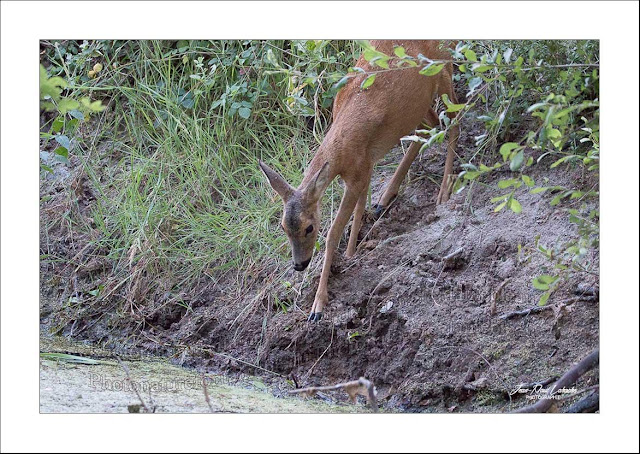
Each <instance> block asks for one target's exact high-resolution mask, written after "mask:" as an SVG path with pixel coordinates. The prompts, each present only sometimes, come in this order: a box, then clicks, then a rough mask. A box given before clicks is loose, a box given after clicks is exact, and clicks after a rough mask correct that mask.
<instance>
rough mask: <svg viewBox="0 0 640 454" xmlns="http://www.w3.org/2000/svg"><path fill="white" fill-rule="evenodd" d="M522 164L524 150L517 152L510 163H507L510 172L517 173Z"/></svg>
mask: <svg viewBox="0 0 640 454" xmlns="http://www.w3.org/2000/svg"><path fill="white" fill-rule="evenodd" d="M523 162H524V150H520V151H518V152H517V153H516V154H515V156H514V157H513V158H511V163H509V168H510V169H511V171H512V172H515V171H517V170H518V169H519V168H520V166H522V163H523Z"/></svg>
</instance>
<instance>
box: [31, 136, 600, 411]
mask: <svg viewBox="0 0 640 454" xmlns="http://www.w3.org/2000/svg"><path fill="white" fill-rule="evenodd" d="M473 135H474V131H473V130H472V128H470V129H469V130H466V131H465V129H464V128H463V134H462V137H461V141H460V149H461V153H462V154H467V153H472V152H473V149H474V144H473ZM442 151H443V150H442V149H435V150H433V151H431V152H428V153H426V154H424V155H423V156H421V157H420V158H419V159H418V160H417V161H416V162H415V163H414V165H413V166H412V169H411V171H410V175H409V181H408V182H405V185H403V188H402V192H401V194H400V195H399V197H398V198H397V200H396V201H395V203H394V204H393V205H392V206H391V208H390V209H389V210H388V212H387V213H386V214H385V215H384V217H383V218H382V219H380V220H378V221H375V220H374V219H373V218H372V216H370V215H369V214H368V215H367V219H366V222H365V224H364V226H363V228H362V233H361V236H362V237H363V240H364V241H363V242H362V243H361V246H360V249H359V251H358V253H357V254H356V255H355V256H354V257H353V258H352V259H350V260H347V259H345V258H343V256H342V255H341V254H338V256H339V257H338V258H337V259H336V263H335V266H334V273H333V276H332V277H331V278H330V281H329V297H330V304H329V307H328V308H327V309H326V312H325V317H324V318H323V320H322V321H321V322H320V323H318V324H308V323H307V321H306V317H307V312H308V310H309V309H310V307H311V304H312V302H313V297H314V293H315V289H316V288H317V282H318V279H319V274H320V265H321V260H322V254H317V255H316V256H315V257H314V259H313V261H312V263H311V265H310V267H309V268H308V271H306V273H308V276H310V277H311V279H304V277H305V274H304V273H296V272H295V271H293V269H291V270H290V271H288V272H286V273H285V274H284V276H279V277H278V278H281V280H285V281H287V282H289V283H290V285H288V286H283V285H281V284H280V283H279V282H274V279H275V278H274V276H273V274H272V273H270V272H268V271H262V272H260V273H258V274H256V275H254V276H252V277H246V279H243V281H244V282H243V284H244V285H245V287H243V290H242V291H243V292H245V293H243V294H242V295H238V287H237V286H238V282H239V280H238V275H237V274H234V273H227V274H226V275H222V276H214V279H212V278H210V277H206V276H203V279H202V281H201V282H199V283H198V284H197V285H196V286H194V288H191V289H185V291H184V292H183V295H182V300H183V302H184V303H185V304H186V305H187V307H188V308H185V306H184V305H176V304H163V302H162V301H156V302H155V303H156V305H155V309H154V311H153V312H152V313H151V314H149V315H147V316H146V317H145V318H144V319H143V320H139V319H138V320H136V319H134V318H133V317H129V318H127V316H126V311H125V314H124V315H123V311H122V310H116V308H119V307H122V306H123V305H126V304H127V303H126V302H125V301H123V300H119V299H118V293H117V292H114V294H113V295H114V296H113V297H112V298H111V299H110V300H106V301H103V302H102V303H101V304H102V310H101V312H100V313H99V314H96V313H92V314H90V315H87V316H86V317H81V316H77V315H76V316H70V312H69V307H68V304H66V303H65V302H66V301H68V300H69V291H68V284H64V283H60V281H59V280H56V279H59V278H56V275H58V274H59V273H60V271H59V270H60V267H58V268H55V266H54V265H52V264H50V263H43V264H42V266H41V293H42V297H41V323H42V326H43V332H46V333H51V332H55V333H56V334H57V335H63V336H67V337H69V338H72V339H77V340H83V341H89V342H93V343H95V344H96V345H101V346H103V347H105V348H108V349H112V350H114V351H116V352H120V353H123V352H124V353H126V352H144V353H145V354H154V355H159V356H163V357H169V358H171V360H172V361H173V362H174V363H175V364H177V365H182V366H186V367H190V368H196V369H198V370H202V371H210V372H216V373H225V374H229V375H233V374H239V373H242V374H247V373H249V374H255V375H257V376H260V377H261V378H262V379H264V380H265V381H266V382H267V383H269V384H270V385H274V386H275V385H278V386H288V387H291V388H292V387H293V386H295V385H296V384H297V385H298V386H305V385H321V384H332V383H337V382H341V381H347V380H353V379H354V378H357V377H360V376H364V377H367V378H368V379H370V380H372V381H373V382H374V383H375V384H376V386H377V389H378V393H379V398H378V400H379V402H380V404H381V405H382V406H383V408H384V409H386V410H388V411H412V412H505V411H511V410H514V409H516V408H518V407H521V406H524V405H527V404H530V403H531V402H532V400H530V399H529V398H527V397H525V396H523V395H522V394H517V395H514V396H510V395H509V394H510V391H513V390H515V389H516V388H517V386H518V384H521V383H532V382H541V381H545V380H548V379H550V378H552V377H555V376H560V375H562V374H563V373H564V372H565V371H566V370H567V369H569V368H570V367H571V366H572V365H573V364H575V363H576V362H578V361H579V360H580V359H581V358H583V357H584V356H585V355H587V354H588V353H589V352H590V351H591V350H593V349H594V348H596V347H597V346H598V344H599V307H598V304H599V303H598V301H597V299H595V300H594V299H593V298H592V299H591V301H588V300H587V301H578V302H576V303H574V304H571V305H567V306H566V307H562V304H561V303H562V302H563V301H567V300H568V299H569V298H571V297H573V296H574V291H575V290H576V288H577V287H578V285H579V284H581V285H582V288H584V286H587V287H597V286H598V257H596V256H594V257H592V259H593V261H594V263H595V266H594V267H593V268H592V270H591V271H592V273H587V274H583V275H576V276H574V277H572V278H571V279H570V280H569V281H568V282H566V283H565V284H563V285H562V286H561V288H560V289H559V290H557V291H556V292H555V293H554V294H553V295H552V296H551V298H550V300H549V303H548V305H549V307H550V308H549V309H548V310H544V311H540V312H536V313H531V314H529V315H525V316H517V317H513V318H509V319H504V318H501V316H503V315H505V314H507V313H510V312H512V311H517V310H523V309H527V308H532V307H535V306H536V305H537V303H538V299H539V297H540V293H541V292H540V291H538V290H535V289H534V288H533V287H532V285H531V280H532V278H533V277H534V276H537V275H539V274H541V273H542V272H544V271H545V270H546V269H547V268H545V267H546V266H548V262H546V260H545V259H544V258H543V257H541V256H540V255H536V254H533V255H532V256H531V257H530V258H529V259H528V260H525V259H524V257H525V256H524V255H523V254H519V253H518V250H519V245H520V246H521V247H526V246H529V247H531V246H532V245H533V243H534V240H535V238H536V236H539V238H540V242H541V243H542V244H547V245H553V244H556V243H558V242H562V241H566V240H568V239H569V238H571V237H572V236H573V235H574V234H575V226H574V225H572V224H570V223H569V221H568V216H567V214H566V213H565V212H563V211H561V210H559V209H558V208H557V207H552V206H550V204H549V201H550V199H551V197H552V196H551V195H547V194H537V195H536V194H530V193H529V192H528V191H527V190H524V189H521V190H520V191H519V192H518V194H517V198H518V200H519V201H520V202H521V204H522V213H520V214H515V213H512V212H510V211H507V210H503V211H501V212H499V213H494V211H493V208H494V207H495V204H494V203H491V202H490V199H491V198H492V197H495V195H496V194H497V192H496V191H497V190H496V188H495V181H496V180H497V179H498V178H499V177H500V175H495V176H493V177H492V178H493V179H491V178H490V179H489V180H488V181H486V183H487V184H486V185H483V184H476V185H475V186H474V187H473V188H472V189H471V190H469V189H466V190H464V191H463V192H461V193H460V194H457V195H455V196H453V197H452V199H451V200H450V201H449V202H447V203H446V204H443V205H439V206H436V205H435V203H434V200H435V196H436V193H437V189H438V185H437V182H436V181H434V178H433V177H434V176H437V175H440V174H441V172H442V165H443V155H442ZM400 155H401V151H399V150H395V151H394V152H393V153H392V154H390V155H388V156H387V157H386V158H385V160H384V161H383V163H382V164H383V165H381V166H378V169H377V170H376V172H375V176H374V181H373V184H372V200H373V201H374V202H375V201H376V200H377V198H378V197H379V195H380V194H381V192H382V190H383V188H384V185H385V182H386V181H388V180H389V179H390V177H391V175H392V172H393V169H394V167H393V165H384V164H393V163H396V162H398V160H399V159H400ZM538 168H539V170H537V171H534V172H533V174H532V175H531V176H533V177H534V178H535V179H536V180H537V181H538V180H540V181H542V180H543V178H547V179H548V180H549V181H548V184H566V185H569V184H572V183H575V182H578V183H579V184H581V185H583V186H584V187H591V186H593V184H594V183H595V184H597V181H596V182H594V181H582V180H581V179H582V175H581V174H580V173H579V171H578V170H573V169H571V168H558V169H555V170H549V168H548V165H547V166H538ZM502 176H504V174H502ZM69 184H75V185H76V187H77V188H78V189H77V190H76V192H78V194H79V198H82V197H81V196H82V195H83V194H84V195H85V196H84V199H83V200H85V201H84V202H82V203H84V204H85V205H86V207H87V208H86V209H87V212H88V207H90V204H91V203H92V200H91V197H90V196H86V194H85V193H86V192H87V191H88V192H89V194H90V191H91V189H90V188H88V187H87V185H88V183H87V182H86V180H84V181H83V180H82V176H81V172H80V169H79V168H76V169H73V168H72V169H71V171H70V174H69V176H68V177H67V178H63V179H61V180H60V182H59V183H57V184H53V185H51V184H50V185H43V186H42V187H43V191H45V192H50V194H49V195H52V198H50V199H48V200H47V201H45V202H42V203H41V216H47V215H48V214H47V213H48V211H47V209H48V208H51V207H53V206H55V203H56V197H55V193H56V190H55V188H56V187H64V186H65V185H69ZM51 188H54V189H51ZM60 190H62V189H58V191H60ZM41 195H45V194H41ZM589 203H591V204H593V206H594V207H597V201H591V202H589ZM62 225H63V223H60V229H62V228H63V227H62ZM55 235H56V232H55V231H47V237H44V235H43V236H42V237H41V245H43V243H45V244H47V250H48V251H50V250H51V249H52V248H53V249H55V250H57V252H58V254H61V255H63V256H67V257H77V256H78V254H81V253H82V250H81V249H82V247H83V245H82V242H78V241H76V242H73V241H71V242H69V241H68V240H66V243H65V240H64V238H65V235H66V234H60V235H59V237H57V238H56V236H55ZM66 236H68V235H66ZM85 241H87V239H85ZM41 247H44V245H43V246H41ZM344 248H345V244H344V242H343V244H341V247H340V252H343V251H344ZM43 253H44V252H43ZM452 253H454V254H453V255H454V257H453V258H451V259H446V257H447V256H449V255H451V254H452ZM89 265H91V266H94V265H95V266H94V267H93V268H91V266H87V267H78V268H77V269H75V271H73V272H71V273H70V274H69V276H70V278H71V281H72V282H74V286H75V285H77V286H78V287H80V288H86V289H90V288H95V287H96V285H97V284H98V283H100V282H104V281H105V275H106V274H108V272H109V269H110V267H111V264H109V263H102V262H101V263H97V264H89ZM54 269H55V270H56V272H55V273H54V272H53V270H54ZM87 270H88V271H87ZM247 282H249V284H248V287H247V286H246V285H247ZM309 283H310V285H309ZM65 285H66V287H65ZM247 288H248V289H247ZM498 289H501V290H500V291H498ZM494 301H495V314H494V315H492V314H491V306H492V302H494ZM283 304H284V306H283ZM283 307H286V308H287V310H286V312H285V311H283V310H282V308H283ZM554 308H555V309H554ZM74 314H77V312H74ZM47 335H48V334H47ZM598 374H599V372H598V370H597V369H596V370H594V371H591V372H590V373H588V374H586V375H585V376H583V377H582V378H581V380H580V381H579V382H578V384H577V389H582V388H585V387H589V386H591V385H594V384H597V383H598V382H599V378H598Z"/></svg>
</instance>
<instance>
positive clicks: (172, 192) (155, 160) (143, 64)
mask: <svg viewBox="0 0 640 454" xmlns="http://www.w3.org/2000/svg"><path fill="white" fill-rule="evenodd" d="M116 44H117V43H113V45H109V46H104V47H102V48H100V46H98V50H99V51H100V53H101V56H100V57H98V58H97V59H96V58H86V61H85V60H82V61H81V60H80V58H79V57H77V58H76V60H73V59H71V60H69V59H61V58H58V57H59V56H61V55H58V54H61V53H60V52H58V51H56V52H54V53H53V58H51V60H50V61H49V62H47V63H49V70H50V72H55V71H56V70H57V71H59V72H60V73H61V75H63V76H66V77H67V78H68V80H69V81H70V82H72V83H73V84H74V90H75V91H76V92H77V93H82V94H83V95H86V94H89V95H90V96H91V98H92V99H102V100H103V104H106V105H108V109H107V110H106V111H105V112H103V113H101V114H97V115H94V116H93V118H92V120H91V122H89V123H87V124H86V125H85V126H84V129H82V134H79V135H78V137H77V138H78V139H80V145H79V146H76V147H75V150H74V151H73V154H74V155H75V156H77V158H79V159H80V161H81V162H82V166H83V170H84V172H85V173H86V175H87V176H88V178H89V180H90V181H91V186H92V188H93V189H94V192H95V193H96V194H95V195H96V199H97V200H96V201H95V204H94V205H93V207H92V213H91V218H92V219H93V221H94V223H95V228H96V229H97V230H98V231H99V235H93V237H94V239H93V240H92V242H93V243H94V246H95V249H96V250H100V251H103V252H104V255H106V256H108V257H109V258H110V259H111V261H112V263H113V275H114V276H115V275H119V276H121V277H124V276H126V275H127V274H128V273H129V270H130V268H131V267H132V266H135V265H136V264H137V263H141V264H142V265H143V267H144V270H145V271H146V272H147V273H153V280H155V281H157V282H160V281H167V282H170V283H171V285H172V286H188V285H190V284H192V283H194V282H195V281H196V280H198V279H199V278H200V277H201V276H202V275H203V273H205V274H209V275H214V274H215V273H220V272H224V271H226V270H231V269H238V270H243V271H245V272H247V271H250V270H255V269H256V268H259V267H272V268H273V269H274V270H275V269H278V268H281V267H283V266H285V264H287V263H288V261H289V249H288V244H287V241H286V237H285V236H284V234H283V233H282V232H281V231H280V229H279V228H278V221H279V215H280V214H281V210H282V206H281V202H280V199H278V198H277V197H275V196H274V193H273V191H272V190H271V188H270V187H269V186H268V185H267V184H266V182H265V181H264V178H263V175H262V173H261V172H260V170H259V167H258V165H257V160H258V159H262V160H264V161H265V162H268V163H269V165H271V166H273V167H274V168H276V169H278V170H279V171H280V172H281V173H282V174H283V175H284V176H285V177H286V178H287V179H289V181H291V182H292V183H293V184H294V185H296V184H297V183H298V182H299V181H300V180H301V178H302V171H303V169H304V167H305V165H306V164H307V163H308V162H309V161H310V159H311V157H312V155H313V152H314V149H315V147H316V146H317V145H318V139H321V136H322V130H321V128H320V130H318V128H316V131H315V132H316V134H315V135H318V133H319V136H318V137H314V133H313V132H312V131H310V130H309V129H308V128H307V127H306V122H305V117H304V116H302V115H300V114H299V113H296V111H295V109H294V110H293V111H292V110H291V109H290V108H289V107H290V106H288V103H289V102H290V101H291V99H290V95H291V93H292V92H294V93H297V94H296V96H298V97H299V98H300V99H304V98H303V97H304V96H306V97H307V98H309V99H313V97H315V98H317V97H318V96H317V94H318V93H321V92H322V93H326V92H327V91H326V90H327V89H328V88H330V83H329V80H328V79H327V78H323V77H324V76H323V77H320V78H318V79H317V81H318V82H317V86H316V88H315V92H313V91H310V90H309V88H310V87H311V86H310V85H309V84H307V85H306V86H305V87H303V89H302V91H298V92H296V88H297V87H299V86H300V85H302V84H303V82H304V79H303V78H302V77H301V76H300V75H299V74H301V73H303V72H304V73H306V74H318V73H319V71H317V69H318V68H319V67H324V68H329V67H332V68H334V69H335V70H336V71H339V70H346V65H348V64H350V63H351V59H352V54H353V52H354V48H353V45H350V44H348V43H338V44H333V45H332V46H334V47H325V48H323V49H321V50H320V52H316V53H315V54H314V53H311V52H308V48H307V47H308V46H307V47H305V48H302V50H301V48H300V46H299V45H297V44H296V43H291V44H290V46H291V47H290V48H288V49H283V48H282V47H281V46H283V45H284V43H283V42H272V43H262V42H252V43H242V42H210V43H208V45H207V46H203V44H202V43H198V42H190V43H187V47H182V48H178V46H179V44H181V43H178V44H176V43H167V42H158V41H141V42H135V43H125V44H123V45H122V46H121V47H120V48H119V49H120V50H118V47H117V46H116ZM182 44H184V43H182ZM52 46H55V43H54V44H52ZM267 48H268V49H271V50H272V52H273V50H274V49H275V50H277V52H276V58H278V61H279V62H280V63H279V65H282V66H281V67H284V66H285V60H286V58H287V55H288V53H292V52H293V53H297V54H296V55H295V56H294V57H295V58H294V57H291V59H292V61H294V62H295V66H293V67H289V68H290V69H288V70H287V71H277V70H276V71H274V70H273V68H269V67H268V66H267V65H265V64H264V61H263V55H264V54H266V52H267ZM114 49H115V50H114ZM243 49H245V51H246V50H248V49H249V50H251V53H249V54H247V55H248V57H247V59H246V60H245V61H244V62H240V61H239V60H238V59H237V57H238V55H244V54H243V52H245V51H243ZM85 53H86V52H85ZM202 56H206V58H204V59H203V61H202V62H199V61H198V58H199V57H202ZM304 56H306V59H305V58H301V57H304ZM229 58H231V59H232V61H231V63H230V64H226V65H225V64H220V65H219V66H217V67H216V68H215V69H214V68H213V65H208V63H207V61H212V60H215V59H219V61H221V62H223V61H226V62H227V63H229V61H227V60H225V59H229ZM209 59H210V60H209ZM97 60H99V61H101V62H102V63H103V64H104V67H105V69H104V70H103V71H102V73H101V75H100V77H99V78H97V79H89V78H87V77H86V76H85V72H86V70H87V69H88V68H91V67H92V65H93V64H94V62H95V61H97ZM325 60H326V61H325ZM328 60H331V61H333V63H330V62H329V61H328ZM114 63H116V66H115V67H114ZM74 64H75V66H74ZM203 65H204V69H203V68H202V66H203ZM214 65H215V63H214ZM194 76H195V77H194ZM322 84H324V85H322ZM321 85H322V86H321ZM238 86H240V87H241V88H240V91H239V92H236V93H235V94H233V93H234V92H233V87H238ZM245 88H246V91H244V92H242V90H244V89H245ZM305 90H307V91H305ZM232 95H233V96H232ZM224 96H227V101H228V102H226V103H225V105H221V104H220V103H219V102H218V103H216V101H218V100H220V99H222V98H223V97H224ZM230 96H232V97H230ZM243 101H244V102H245V104H241V103H242V102H243ZM233 102H237V103H240V105H241V106H244V105H248V104H250V114H249V115H248V118H243V116H246V114H247V112H246V110H245V111H243V112H242V113H243V115H240V111H239V110H237V109H236V111H235V115H233V116H231V115H230V113H232V112H231V111H232V109H233ZM295 102H296V103H300V102H301V101H299V100H298V101H295ZM294 107H295V106H294ZM317 112H318V114H319V115H320V116H322V115H324V116H325V117H326V115H327V114H328V110H327V109H322V108H318V109H317ZM319 119H320V120H323V118H320V117H319ZM324 121H325V123H326V118H324ZM318 124H320V123H318ZM339 193H340V190H339V189H337V187H336V188H332V190H330V191H329V192H328V194H329V197H330V198H332V199H333V200H335V199H337V198H338V197H339V195H340V194H339ZM331 206H332V203H331V201H330V202H329V203H325V207H327V210H330V209H331ZM329 220H330V217H329V215H327V216H325V223H328V222H329ZM325 228H326V227H325ZM71 229H72V230H74V231H76V232H78V231H82V230H83V229H84V230H85V231H88V224H87V222H86V221H83V220H82V219H76V225H74V226H72V227H71Z"/></svg>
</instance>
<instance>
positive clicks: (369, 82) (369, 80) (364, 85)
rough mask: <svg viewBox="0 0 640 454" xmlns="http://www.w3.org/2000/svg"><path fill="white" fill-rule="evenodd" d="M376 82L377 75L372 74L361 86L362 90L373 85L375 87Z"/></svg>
mask: <svg viewBox="0 0 640 454" xmlns="http://www.w3.org/2000/svg"><path fill="white" fill-rule="evenodd" d="M375 80H376V75H375V74H371V75H370V76H369V77H367V78H366V79H365V80H363V81H362V83H361V84H360V88H361V89H362V90H366V89H367V88H369V87H370V86H371V85H373V82H374V81H375Z"/></svg>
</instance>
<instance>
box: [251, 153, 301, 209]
mask: <svg viewBox="0 0 640 454" xmlns="http://www.w3.org/2000/svg"><path fill="white" fill-rule="evenodd" d="M258 163H259V164H260V169H261V170H262V172H263V173H264V174H265V176H266V177H267V180H268V181H269V184H270V185H271V187H272V188H273V190H274V191H276V192H277V193H278V195H279V196H280V197H281V198H282V200H283V201H284V202H285V203H286V201H287V200H289V198H290V197H291V196H292V195H293V192H294V191H295V189H293V188H292V187H291V185H289V183H287V182H286V180H285V179H284V178H282V177H281V176H280V174H279V173H278V172H276V171H275V170H273V169H272V168H271V167H269V166H268V165H266V164H265V163H264V162H262V161H258Z"/></svg>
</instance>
